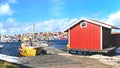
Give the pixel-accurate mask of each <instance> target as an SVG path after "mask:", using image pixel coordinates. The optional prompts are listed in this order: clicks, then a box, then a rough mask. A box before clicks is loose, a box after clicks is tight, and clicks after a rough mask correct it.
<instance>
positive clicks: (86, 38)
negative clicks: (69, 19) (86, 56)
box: [64, 18, 119, 50]
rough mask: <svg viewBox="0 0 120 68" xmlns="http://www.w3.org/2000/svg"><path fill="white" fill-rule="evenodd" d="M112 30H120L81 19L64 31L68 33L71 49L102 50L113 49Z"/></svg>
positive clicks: (94, 21)
mask: <svg viewBox="0 0 120 68" xmlns="http://www.w3.org/2000/svg"><path fill="white" fill-rule="evenodd" d="M111 29H119V28H118V27H115V26H112V25H109V24H105V23H103V22H99V21H96V20H91V19H86V18H81V19H80V20H78V21H76V22H75V23H73V24H72V25H70V26H68V27H67V28H66V29H65V30H64V31H68V34H69V44H70V49H75V50H76V49H79V50H80V49H85V50H102V49H105V48H109V47H111Z"/></svg>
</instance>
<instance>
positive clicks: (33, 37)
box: [32, 24, 35, 44]
mask: <svg viewBox="0 0 120 68" xmlns="http://www.w3.org/2000/svg"><path fill="white" fill-rule="evenodd" d="M32 32H33V33H32V34H33V36H32V39H33V44H34V41H35V24H33V30H32Z"/></svg>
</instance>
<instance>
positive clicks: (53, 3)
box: [0, 0, 120, 34]
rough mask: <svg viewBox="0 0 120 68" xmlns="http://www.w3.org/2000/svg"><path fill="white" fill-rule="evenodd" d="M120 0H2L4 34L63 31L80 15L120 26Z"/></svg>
mask: <svg viewBox="0 0 120 68" xmlns="http://www.w3.org/2000/svg"><path fill="white" fill-rule="evenodd" d="M119 6H120V0H0V34H19V33H20V34H21V33H26V32H28V33H29V32H32V25H33V24H35V25H36V28H35V32H48V31H49V32H50V31H51V32H56V31H61V30H63V29H64V28H65V27H67V26H68V25H70V24H71V23H73V22H74V21H76V20H78V19H80V18H83V17H84V18H91V19H96V20H99V21H103V22H106V23H109V24H112V25H115V26H118V27H120V24H119V21H120V8H119Z"/></svg>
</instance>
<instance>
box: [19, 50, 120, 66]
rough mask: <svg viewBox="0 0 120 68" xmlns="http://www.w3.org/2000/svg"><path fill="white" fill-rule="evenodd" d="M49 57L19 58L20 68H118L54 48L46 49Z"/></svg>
mask: <svg viewBox="0 0 120 68" xmlns="http://www.w3.org/2000/svg"><path fill="white" fill-rule="evenodd" d="M48 51H49V52H51V53H52V54H50V55H38V56H34V57H20V58H19V62H18V64H19V65H20V67H21V68H101V67H102V68H119V67H113V66H110V65H106V64H103V63H101V62H99V61H98V60H96V59H90V58H86V57H85V56H80V55H71V54H68V53H67V52H64V51H62V50H59V49H55V48H48Z"/></svg>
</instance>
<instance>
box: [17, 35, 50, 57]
mask: <svg viewBox="0 0 120 68" xmlns="http://www.w3.org/2000/svg"><path fill="white" fill-rule="evenodd" d="M47 46H48V44H47V43H45V42H43V41H41V42H32V41H31V40H30V39H29V38H27V37H25V38H24V39H23V40H22V43H21V45H20V48H19V50H20V56H25V57H26V56H36V55H40V54H42V51H43V49H44V48H45V47H47Z"/></svg>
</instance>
